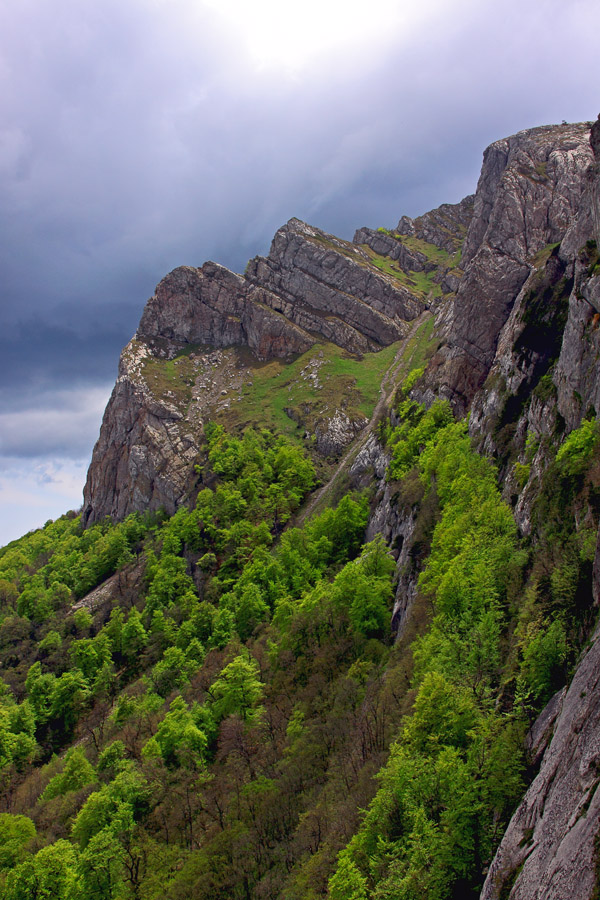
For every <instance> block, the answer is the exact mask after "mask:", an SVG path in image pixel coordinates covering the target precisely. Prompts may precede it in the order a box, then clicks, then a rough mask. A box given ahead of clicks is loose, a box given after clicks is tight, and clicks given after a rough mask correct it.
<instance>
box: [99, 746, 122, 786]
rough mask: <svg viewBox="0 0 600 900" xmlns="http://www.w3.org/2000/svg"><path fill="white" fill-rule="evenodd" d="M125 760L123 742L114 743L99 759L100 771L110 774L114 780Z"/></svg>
mask: <svg viewBox="0 0 600 900" xmlns="http://www.w3.org/2000/svg"><path fill="white" fill-rule="evenodd" d="M124 760H125V745H124V744H123V741H112V743H110V744H108V746H107V747H105V748H104V750H103V751H102V753H101V754H100V756H99V757H98V771H99V772H108V773H109V774H110V775H111V777H112V778H114V777H115V775H116V774H117V771H118V770H119V768H121V764H122V763H123V761H124Z"/></svg>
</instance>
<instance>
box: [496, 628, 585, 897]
mask: <svg viewBox="0 0 600 900" xmlns="http://www.w3.org/2000/svg"><path fill="white" fill-rule="evenodd" d="M558 702H559V703H560V706H561V708H560V713H559V714H558V717H557V719H556V724H555V727H554V736H553V738H552V741H551V742H550V745H549V747H548V748H547V750H546V752H545V754H544V757H543V760H542V765H541V768H540V771H539V774H538V776H537V778H536V779H535V780H534V782H533V784H532V785H531V787H530V788H529V790H528V791H527V794H526V795H525V798H524V800H523V802H522V803H521V805H520V806H519V808H518V809H517V812H516V813H515V815H514V816H513V818H512V820H511V822H510V825H509V827H508V829H507V831H506V834H505V835H504V838H503V839H502V843H501V844H500V847H499V848H498V852H497V853H496V856H495V858H494V861H493V863H492V865H491V867H490V870H489V873H488V876H487V878H486V881H485V884H484V887H483V891H482V893H481V900H499V898H500V897H510V900H563V898H565V897H573V898H575V897H577V898H578V900H586V898H590V897H592V894H593V891H594V886H595V884H596V848H595V841H596V835H597V833H598V823H599V821H600V790H598V786H599V784H600V778H599V776H598V770H599V767H600V634H599V632H598V631H596V634H595V635H594V638H593V640H592V643H591V646H590V648H589V649H588V651H587V653H586V654H585V656H584V657H583V659H582V661H581V662H580V664H579V666H578V668H577V671H576V672H575V675H574V677H573V681H572V682H571V685H570V687H569V690H568V691H567V693H566V695H564V699H563V698H562V697H560V696H559V698H558ZM554 712H555V711H554ZM511 884H512V889H511Z"/></svg>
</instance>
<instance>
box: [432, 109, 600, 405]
mask: <svg viewBox="0 0 600 900" xmlns="http://www.w3.org/2000/svg"><path fill="white" fill-rule="evenodd" d="M592 162H593V152H592V148H591V146H590V128H589V125H587V124H585V123H584V124H577V125H557V126H548V127H542V128H533V129H531V130H529V131H522V132H519V134H516V135H513V136H512V137H510V138H506V139H505V140H502V141H497V142H496V143H494V144H492V145H491V146H490V147H488V149H487V150H486V151H485V154H484V159H483V168H482V171H481V177H480V179H479V183H478V186H477V192H476V194H475V200H474V208H473V218H472V220H471V223H470V225H469V229H468V231H467V235H466V238H465V243H464V247H463V252H462V259H461V266H462V268H463V269H464V273H465V274H464V277H463V278H462V279H461V281H460V284H459V285H458V288H457V291H456V297H455V299H454V300H453V301H452V302H451V303H450V304H449V305H448V306H447V307H445V308H444V309H443V310H442V311H441V313H440V330H441V334H442V336H443V345H442V347H441V348H440V350H439V351H438V353H437V354H436V357H435V358H434V360H433V361H432V365H431V367H430V371H429V377H428V384H427V392H428V393H427V396H428V397H429V398H431V397H432V396H433V395H434V394H438V395H442V396H445V397H448V399H450V401H451V402H452V404H453V406H454V408H455V409H456V410H457V411H458V412H461V413H464V412H465V411H466V409H467V408H468V407H469V405H470V403H471V401H472V400H473V397H474V396H475V393H476V392H477V390H478V389H479V388H480V387H481V385H482V384H483V382H484V380H485V378H486V376H487V374H488V372H489V370H490V367H491V365H492V362H493V360H494V356H495V353H496V348H497V344H498V339H499V335H500V331H501V329H502V328H503V326H504V325H505V323H506V321H507V319H508V316H509V315H510V311H511V309H512V308H513V306H514V303H515V300H516V298H517V297H518V295H519V292H520V291H521V288H522V287H523V285H524V284H525V281H526V280H527V278H528V277H529V275H530V274H531V271H532V268H533V266H534V263H535V257H536V254H537V253H539V251H541V250H542V249H543V248H544V247H546V246H547V245H549V244H553V243H558V242H559V241H561V240H562V239H563V237H564V236H565V233H566V232H567V229H568V228H569V226H570V225H571V223H572V222H573V220H574V218H575V216H576V214H577V212H578V210H579V208H580V205H581V200H582V195H583V194H584V192H585V186H586V176H587V172H588V170H589V168H590V165H591V164H592Z"/></svg>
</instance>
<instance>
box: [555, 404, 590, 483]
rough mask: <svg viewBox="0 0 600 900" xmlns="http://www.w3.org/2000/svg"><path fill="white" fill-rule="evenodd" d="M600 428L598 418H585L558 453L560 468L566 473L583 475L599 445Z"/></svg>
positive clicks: (557, 460)
mask: <svg viewBox="0 0 600 900" xmlns="http://www.w3.org/2000/svg"><path fill="white" fill-rule="evenodd" d="M599 438H600V428H599V425H598V420H597V419H595V418H594V419H586V420H584V421H583V422H582V423H581V425H580V426H579V428H576V429H575V430H574V431H572V432H571V433H570V434H569V435H568V437H567V438H566V439H565V441H564V443H563V444H562V446H561V447H560V449H559V451H558V453H557V454H556V462H557V465H558V466H559V470H560V471H561V473H563V474H564V475H570V476H574V475H582V474H583V472H584V471H585V470H586V469H587V467H588V465H589V462H590V459H591V457H592V454H593V452H594V450H595V449H596V447H597V446H598V440H599Z"/></svg>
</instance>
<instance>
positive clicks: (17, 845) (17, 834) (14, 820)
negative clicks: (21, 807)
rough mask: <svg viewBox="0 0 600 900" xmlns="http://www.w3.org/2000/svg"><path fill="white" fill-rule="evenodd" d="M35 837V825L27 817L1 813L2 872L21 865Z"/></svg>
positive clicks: (0, 865) (0, 847)
mask: <svg viewBox="0 0 600 900" xmlns="http://www.w3.org/2000/svg"><path fill="white" fill-rule="evenodd" d="M35 836H36V831H35V825H34V824H33V822H32V821H31V819H30V818H28V817H27V816H13V815H11V814H10V813H0V871H5V870H7V869H13V868H14V867H15V866H16V865H17V864H18V863H20V862H21V861H22V860H23V859H24V857H25V855H26V847H27V845H28V844H29V843H31V841H33V839H34V838H35Z"/></svg>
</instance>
